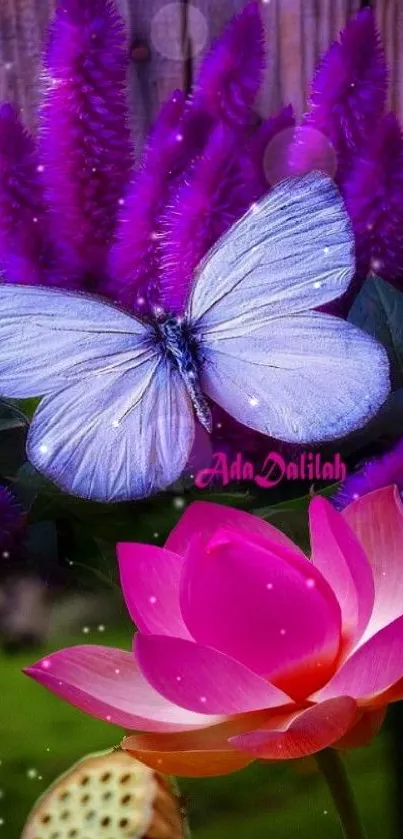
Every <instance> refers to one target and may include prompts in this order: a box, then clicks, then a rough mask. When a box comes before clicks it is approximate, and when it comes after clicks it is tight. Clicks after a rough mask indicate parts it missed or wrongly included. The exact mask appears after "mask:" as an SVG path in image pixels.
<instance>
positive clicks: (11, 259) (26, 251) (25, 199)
mask: <svg viewBox="0 0 403 839" xmlns="http://www.w3.org/2000/svg"><path fill="white" fill-rule="evenodd" d="M44 232H45V211H44V204H43V196H42V191H41V184H40V171H39V166H38V159H37V157H36V153H35V145H34V141H33V139H32V137H31V136H30V134H29V133H28V132H27V131H26V130H25V128H24V126H23V125H22V123H21V121H20V119H19V116H18V114H17V112H16V111H15V109H14V108H13V106H12V105H8V104H4V105H2V107H1V108H0V264H1V269H2V279H3V280H5V281H6V282H19V283H28V284H35V283H39V282H41V283H44V282H45V272H46V264H45V251H46V246H45V241H44Z"/></svg>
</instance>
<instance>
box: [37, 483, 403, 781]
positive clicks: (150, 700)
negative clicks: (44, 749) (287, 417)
mask: <svg viewBox="0 0 403 839" xmlns="http://www.w3.org/2000/svg"><path fill="white" fill-rule="evenodd" d="M310 526H311V540H312V557H311V559H310V560H309V559H308V558H307V557H306V556H305V555H304V554H303V553H302V552H301V551H300V550H299V548H298V547H296V546H295V545H294V544H293V543H292V542H291V541H290V540H289V539H288V538H287V537H286V536H284V535H283V534H282V533H281V532H280V531H278V530H277V529H276V528H274V527H272V526H271V525H270V524H267V523H266V522H264V521H262V520H260V519H258V518H256V517H255V516H252V515H249V514H247V513H243V512H239V511H236V510H233V509H229V508H226V507H222V506H220V505H215V504H208V503H203V502H201V503H195V504H192V505H191V506H190V507H189V508H188V509H187V510H186V512H185V513H184V515H183V516H182V518H181V520H180V521H179V523H178V525H177V526H176V528H175V529H174V530H173V532H172V533H171V535H170V537H169V539H168V541H167V543H166V545H165V547H164V548H158V547H155V546H150V545H141V544H121V545H119V548H118V554H119V561H120V570H121V580H122V586H123V591H124V594H125V598H126V603H127V606H128V609H129V612H130V615H131V617H132V618H133V620H134V621H135V623H136V624H137V627H138V630H139V631H138V634H137V635H136V637H135V644H134V654H132V653H130V652H123V651H121V650H117V649H112V648H107V647H97V646H81V647H73V648H71V649H66V650H62V651H60V652H57V653H54V654H53V655H51V656H50V657H49V658H47V659H43V660H42V661H40V662H38V664H36V665H34V666H33V667H31V668H29V669H28V670H27V673H28V674H29V675H30V676H32V677H33V678H34V679H36V680H37V681H39V682H41V683H42V684H44V685H45V686H46V687H48V688H50V689H51V690H52V691H53V692H54V693H56V694H58V695H59V696H61V697H63V698H64V699H66V700H67V701H69V702H70V703H72V704H73V705H76V706H77V707H79V708H81V709H82V710H84V711H87V712H88V713H90V714H91V715H93V716H97V717H100V718H102V719H106V720H108V721H110V722H112V723H114V724H116V725H119V726H123V727H124V728H126V729H136V730H137V731H140V732H143V733H137V734H134V735H131V736H129V737H128V738H127V739H126V740H125V741H124V743H123V747H124V748H125V749H127V750H128V751H130V752H132V753H133V754H134V755H136V756H137V757H138V758H140V759H141V760H142V761H144V762H145V763H147V764H148V765H150V766H152V767H154V768H156V769H159V770H160V771H163V772H165V773H173V774H177V775H194V776H196V775H214V774H217V775H218V774H225V773H227V772H232V771H234V770H236V769H240V768H242V767H244V766H246V765H247V764H249V763H251V762H252V761H253V760H254V759H256V758H258V759H267V760H282V759H288V758H300V757H303V756H305V755H310V754H313V753H315V752H317V751H320V750H321V749H324V748H326V747H328V746H330V745H332V746H336V747H338V748H350V747H354V746H357V745H363V744H364V743H366V742H368V741H369V740H370V739H371V738H372V736H373V735H374V734H375V733H376V732H377V731H378V729H379V727H380V726H381V724H382V721H383V719H384V716H385V712H386V706H387V704H388V702H391V701H394V700H397V699H400V698H402V697H403V573H402V567H401V565H402V557H401V545H402V544H403V510H402V506H401V502H400V498H399V496H398V494H397V492H396V491H395V489H394V488H393V487H388V488H386V489H382V490H379V491H376V492H373V493H370V494H368V495H366V496H365V497H363V498H361V499H359V500H357V501H356V502H354V503H353V504H351V505H350V506H349V507H347V508H346V509H345V511H344V512H343V514H340V513H338V512H337V511H336V510H335V509H334V508H333V507H332V506H331V504H330V503H329V502H328V501H326V500H324V499H322V498H320V497H317V498H314V499H313V501H312V503H311V506H310Z"/></svg>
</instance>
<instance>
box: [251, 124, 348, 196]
mask: <svg viewBox="0 0 403 839" xmlns="http://www.w3.org/2000/svg"><path fill="white" fill-rule="evenodd" d="M263 168H264V173H265V176H266V179H267V182H268V184H270V185H271V186H274V185H275V184H277V183H279V182H280V181H282V180H284V178H289V177H293V176H297V175H304V174H306V173H307V172H312V171H313V170H314V169H316V170H319V171H320V172H324V173H325V174H326V175H328V176H329V177H330V178H333V179H334V178H335V176H336V172H337V153H336V150H335V148H334V146H333V145H332V143H331V142H330V140H329V139H328V137H326V136H325V134H322V132H321V131H318V130H317V129H316V128H312V127H311V126H309V125H302V126H298V127H297V128H285V129H284V131H279V132H278V134H276V135H275V136H274V137H273V139H272V140H271V141H270V143H269V144H268V146H267V148H266V151H265V153H264V159H263Z"/></svg>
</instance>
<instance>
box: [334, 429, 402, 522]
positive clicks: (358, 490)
mask: <svg viewBox="0 0 403 839" xmlns="http://www.w3.org/2000/svg"><path fill="white" fill-rule="evenodd" d="M392 484H395V485H396V486H397V488H398V490H399V492H400V493H402V492H403V440H399V442H398V443H396V445H395V446H393V448H392V449H390V451H388V452H386V453H385V454H383V455H382V456H381V457H374V458H372V459H371V460H368V461H367V462H366V463H365V464H364V465H362V466H361V467H360V468H359V469H357V471H356V472H353V473H352V474H350V475H349V476H348V478H346V480H345V481H344V483H343V484H342V485H341V487H340V489H339V490H338V491H337V493H336V494H335V495H334V496H333V497H332V502H333V503H334V505H335V506H336V507H337V509H338V510H343V509H344V507H347V505H348V504H351V503H352V502H353V501H355V500H356V499H357V498H360V497H361V496H362V495H367V494H368V493H369V492H374V490H377V489H382V488H384V487H387V486H391V485H392Z"/></svg>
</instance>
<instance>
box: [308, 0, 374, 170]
mask: <svg viewBox="0 0 403 839" xmlns="http://www.w3.org/2000/svg"><path fill="white" fill-rule="evenodd" d="M387 81H388V73H387V65H386V60H385V54H384V50H383V48H382V45H381V39H380V35H379V32H378V30H377V27H376V22H375V17H374V14H373V12H372V11H371V10H370V9H364V10H363V11H361V12H359V13H358V14H357V15H356V16H355V17H354V18H352V20H350V21H349V22H348V23H347V26H346V27H345V29H344V30H343V32H342V33H341V36H340V43H337V42H335V43H333V44H332V45H331V47H330V49H329V50H328V52H327V53H326V55H325V57H324V59H323V61H322V63H321V65H320V67H319V69H318V71H317V73H316V76H315V78H314V81H313V85H312V89H311V97H310V109H309V112H308V114H307V115H306V117H305V120H304V124H305V125H309V126H311V127H312V128H315V129H316V130H317V131H319V132H322V133H323V134H324V135H325V136H326V137H327V139H328V140H329V141H330V143H331V145H332V146H333V147H334V149H335V151H336V153H337V155H338V162H339V181H343V180H344V178H345V175H346V173H347V172H348V170H349V167H350V165H351V159H352V157H353V156H354V155H355V154H356V153H357V152H360V150H361V149H362V148H363V147H364V146H365V144H366V142H367V141H368V139H369V138H370V137H371V134H372V131H373V127H374V124H376V122H377V120H379V119H380V117H381V116H382V113H383V110H384V107H385V101H386V89H387ZM300 154H301V155H302V150H300ZM305 155H306V159H305V160H304V161H302V160H301V164H303V169H304V170H305V171H306V170H307V169H309V165H307V164H308V163H309V155H310V147H309V143H307V144H306V147H305Z"/></svg>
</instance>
